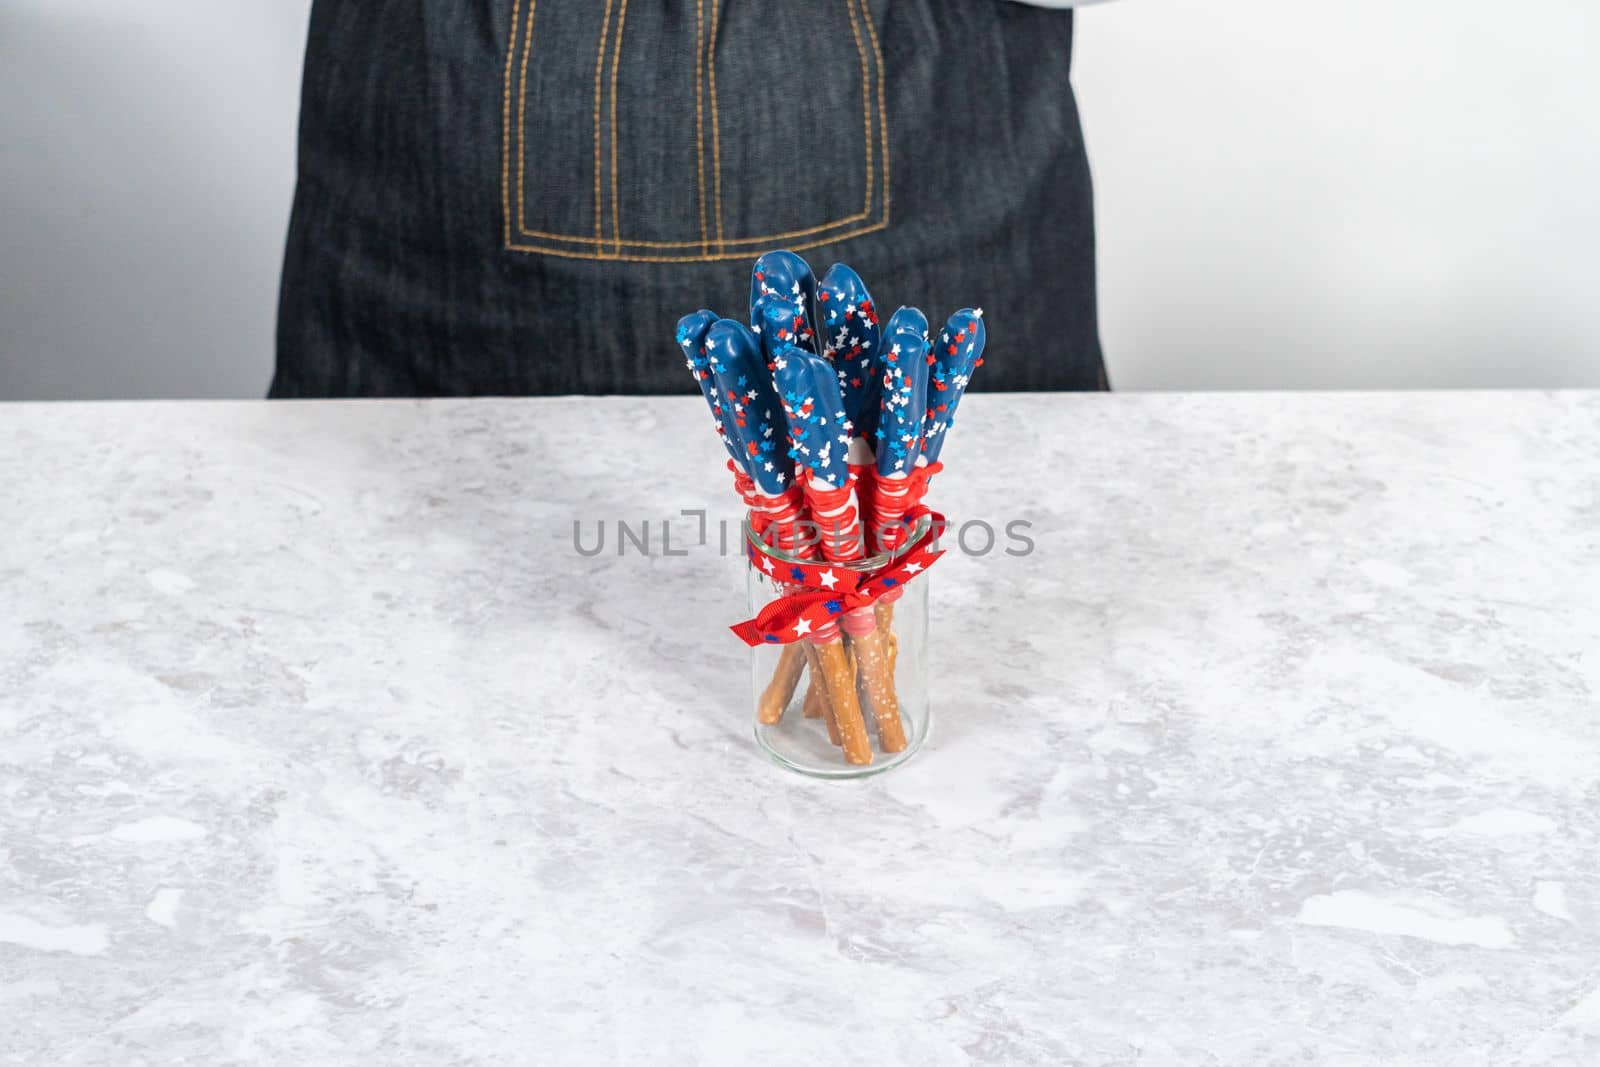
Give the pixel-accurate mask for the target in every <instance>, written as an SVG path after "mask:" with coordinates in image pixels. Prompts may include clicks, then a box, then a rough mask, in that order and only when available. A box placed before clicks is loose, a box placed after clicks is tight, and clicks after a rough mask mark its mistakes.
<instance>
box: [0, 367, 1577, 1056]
mask: <svg viewBox="0 0 1600 1067" xmlns="http://www.w3.org/2000/svg"><path fill="white" fill-rule="evenodd" d="M1008 411H1009V412H1015V413H1017V414H1020V415H1022V416H1023V417H1024V419H1023V421H1022V422H1021V424H1020V426H1018V427H1013V428H1010V430H1009V432H1010V433H1011V434H1012V435H1013V436H1012V437H1011V438H1010V439H1009V440H1008V439H1007V438H1006V436H1005V433H1006V432H1008V427H1007V425H1006V422H1005V421H1004V419H1003V418H1002V416H1003V415H1005V414H1006V413H1007V412H1008ZM963 412H964V414H963V419H962V424H961V426H960V428H959V429H958V430H957V431H956V433H957V437H956V438H954V439H953V440H952V443H951V445H950V448H949V449H948V450H947V452H946V455H945V458H946V460H947V462H948V463H949V466H950V471H949V473H948V474H946V475H945V476H943V477H942V478H941V479H940V480H939V481H938V482H937V483H936V484H935V492H934V495H933V498H932V499H933V502H935V503H937V504H938V505H940V506H941V508H942V510H945V511H946V512H948V513H949V514H950V515H951V516H952V518H956V519H958V520H966V519H982V520H985V521H987V522H990V523H992V524H994V525H996V526H1002V525H1003V524H1004V523H1005V522H1007V521H1009V520H1011V519H1014V518H1022V519H1027V520H1029V521H1031V522H1033V523H1034V529H1033V536H1034V538H1035V541H1036V549H1035V551H1034V552H1033V554H1032V555H1030V556H1027V557H1025V558H1013V557H1008V556H1004V555H999V554H998V553H996V554H993V555H990V556H988V557H986V558H972V557H964V556H961V555H958V554H955V553H952V554H951V555H950V556H949V557H948V558H947V559H945V560H944V561H941V563H940V564H939V566H938V567H937V568H935V570H934V571H933V572H932V574H931V575H930V580H931V581H932V582H933V583H934V585H933V586H932V587H931V589H932V594H933V616H934V627H935V632H936V634H937V635H938V637H939V640H940V641H941V642H942V643H943V646H944V648H945V649H946V655H945V661H944V664H943V666H942V668H941V669H940V672H939V675H940V676H939V680H938V684H937V687H936V688H937V692H938V708H937V721H936V722H935V725H934V734H933V738H932V740H931V741H930V742H929V743H928V746H927V747H926V749H925V750H924V751H923V752H922V753H921V754H919V755H918V756H917V758H916V759H915V760H913V761H912V762H911V763H910V764H909V765H908V766H906V767H904V768H901V769H899V770H897V771H895V772H893V773H891V774H888V775H885V776H883V777H880V778H874V779H871V780H868V781H865V782H856V783H824V782H816V781H811V780H807V779H802V778H800V777H797V776H794V775H791V774H788V773H785V772H783V771H781V770H779V769H777V768H776V767H774V766H772V765H770V764H768V763H767V762H765V761H764V760H763V759H762V757H761V756H760V755H759V754H758V751H757V749H756V747H755V745H754V742H753V741H752V739H751V737H750V724H749V721H748V720H749V713H748V711H747V710H746V707H745V701H746V699H747V694H746V687H747V674H746V669H745V650H744V648H743V646H742V645H740V644H739V643H738V642H737V641H736V640H735V639H734V638H733V637H732V636H731V635H730V634H729V633H728V632H727V631H726V630H725V629H724V626H725V624H727V623H729V622H732V621H735V620H736V619H738V618H740V617H741V615H742V611H743V608H744V594H743V579H742V577H741V574H740V570H739V567H740V564H739V562H738V561H737V560H736V559H734V558H723V557H721V556H720V555H719V554H718V553H717V551H715V547H714V545H713V547H711V548H702V547H691V549H690V551H689V554H688V555H686V556H682V557H671V558H664V557H662V556H661V555H660V553H659V551H657V552H656V554H655V555H654V556H653V557H652V558H641V557H640V556H639V555H637V554H634V553H630V554H629V555H628V556H626V557H624V558H618V557H617V555H616V554H615V552H614V548H612V547H611V546H609V545H608V551H607V552H606V554H604V555H601V556H598V557H594V558H585V557H583V556H580V555H578V554H577V553H576V552H575V551H574V549H573V547H572V524H573V521H574V520H575V519H582V520H585V521H586V522H589V523H591V524H592V523H593V522H594V521H596V520H603V521H606V522H608V523H614V522H615V521H616V520H618V519H626V520H630V521H633V522H634V523H635V524H637V521H638V520H641V519H647V518H648V519H650V520H652V523H651V525H652V529H653V531H654V536H655V537H656V538H657V539H659V527H660V522H661V520H662V519H664V518H667V517H670V516H674V515H677V513H678V511H679V509H681V508H694V507H703V506H710V507H711V508H712V509H713V516H714V517H728V518H730V519H731V518H732V517H733V515H734V498H733V495H732V493H731V491H730V490H729V489H728V488H727V478H726V475H725V473H724V472H722V471H721V470H720V468H719V458H718V445H717V443H716V441H715V440H714V438H713V437H712V436H711V434H710V432H709V428H708V424H707V417H706V414H705V412H704V410H703V405H701V403H700V401H699V400H697V399H692V398H685V399H674V400H638V399H618V400H607V401H586V400H572V399H562V400H524V401H452V402H426V403H411V402H381V403H380V402H364V403H302V404H290V403H284V404H271V405H269V404H267V403H264V402H263V403H177V404H153V403H152V404H91V405H60V406H45V405H40V406H31V405H9V406H0V834H3V837H0V1063H6V1064H25V1065H28V1067H44V1065H47V1064H73V1065H84V1064H106V1065H112V1064H115V1065H119V1067H121V1065H133V1064H161V1065H166V1064H179V1063H185V1064H206V1065H214V1064H224V1063H227V1064H235V1063H238V1064H256V1063H261V1064H269V1063H270V1064H294V1065H296V1067H305V1065H313V1064H362V1065H374V1064H382V1065H384V1067H400V1065H411V1064H424V1065H434V1064H441V1065H442V1064H523V1063H526V1064H535V1063H537V1064H583V1065H588V1064H601V1063H626V1064H637V1063H662V1064H689V1063H718V1064H739V1065H745V1064H763V1065H769V1067H770V1065H779V1064H817V1063H852V1064H853V1063H872V1064H887V1063H914V1064H918V1065H923V1064H956V1063H969V1062H979V1063H997V1064H1051V1065H1056V1064H1134V1063H1138V1064H1217V1065H1226V1067H1234V1065H1252V1067H1253V1065H1261V1064H1288V1063H1295V1064H1301V1063H1316V1064H1340V1065H1355V1064H1450V1065H1452V1067H1454V1065H1465V1064H1495V1065H1501V1064H1513V1063H1515V1064H1594V1063H1596V1062H1600V785H1597V781H1600V699H1597V695H1596V694H1597V693H1600V394H1584V393H1561V394H1537V393H1456V394H1404V395H1399V394H1391V395H1360V394H1337V395H1316V394H1305V395H1291V396H1285V395H1245V396H1240V395H1235V396H1227V395H1214V396H1071V397H1062V396H1035V397H1031V398H1014V397H1013V398H1005V397H996V396H974V397H972V398H971V399H969V400H968V401H967V404H966V406H965V407H964V408H963ZM641 442H643V443H644V447H642V448H641V447H640V443H641ZM597 443H598V445H599V446H598V447H596V444H597ZM1008 448H1010V449H1013V450H1014V452H1013V453H1012V454H1011V459H1010V461H1009V463H1008V465H1002V464H1001V462H1000V460H1001V458H1002V457H1003V456H1006V455H1007V452H1006V450H1007V449H1008ZM633 452H638V453H639V454H638V455H637V456H635V455H632V454H631V453H633ZM679 521H680V523H684V524H687V525H684V526H680V527H679V528H677V529H676V530H675V540H677V542H678V544H680V545H681V544H683V542H684V540H687V538H683V537H682V535H683V534H684V533H685V531H686V530H688V529H689V528H691V527H692V521H691V520H686V519H680V520H679ZM714 540H715V535H714V533H713V541H714ZM975 540H976V539H975ZM657 548H658V549H659V543H658V542H657Z"/></svg>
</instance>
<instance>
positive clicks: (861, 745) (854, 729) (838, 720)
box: [752, 487, 872, 764]
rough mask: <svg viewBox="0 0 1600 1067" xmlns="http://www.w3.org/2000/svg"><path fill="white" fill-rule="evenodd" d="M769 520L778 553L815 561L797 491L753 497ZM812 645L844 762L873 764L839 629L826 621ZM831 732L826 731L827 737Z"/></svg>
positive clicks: (810, 636)
mask: <svg viewBox="0 0 1600 1067" xmlns="http://www.w3.org/2000/svg"><path fill="white" fill-rule="evenodd" d="M752 499H753V500H754V502H755V504H756V506H757V508H758V509H760V511H761V512H762V513H763V514H764V516H765V517H766V519H767V520H768V527H767V528H768V530H769V531H770V532H771V533H773V534H774V536H775V539H776V540H777V542H778V543H777V545H776V546H775V547H776V548H777V549H778V550H779V551H781V552H785V553H787V554H788V555H792V556H795V557H797V558H800V559H816V558H817V555H818V552H817V546H816V545H815V544H814V543H811V542H802V541H800V522H801V520H802V518H803V516H804V511H803V503H802V499H803V498H802V497H801V494H800V492H799V490H797V489H795V488H794V487H791V488H790V489H789V491H788V492H786V493H784V494H782V495H779V496H772V497H764V496H762V495H760V494H756V495H755V496H754V497H753V498H752ZM803 636H805V637H806V638H807V640H808V641H809V642H810V643H811V646H812V652H813V654H814V655H815V657H816V659H815V662H814V663H813V674H812V677H813V678H814V679H820V681H821V682H822V686H823V694H822V695H823V697H824V698H825V700H826V704H825V708H824V716H825V717H826V715H827V712H828V711H829V710H831V711H832V722H833V723H834V725H835V726H836V727H837V729H838V734H839V740H838V744H839V745H840V747H842V748H843V749H844V758H845V760H846V762H849V763H854V764H868V763H871V762H872V748H871V746H870V745H869V744H868V743H867V727H866V722H865V720H864V719H863V718H862V715H861V705H860V702H859V701H858V699H857V697H856V686H855V671H854V668H853V665H852V664H851V663H850V662H849V660H848V659H847V657H846V654H845V647H844V640H843V638H842V637H841V635H840V632H839V626H838V624H837V623H835V622H831V621H830V622H827V623H825V624H823V626H822V627H821V628H819V629H818V630H816V631H815V632H813V633H810V634H807V635H803ZM832 733H833V731H831V730H830V731H829V735H830V737H831V736H832Z"/></svg>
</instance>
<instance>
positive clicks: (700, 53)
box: [694, 0, 716, 255]
mask: <svg viewBox="0 0 1600 1067" xmlns="http://www.w3.org/2000/svg"><path fill="white" fill-rule="evenodd" d="M712 2H713V3H715V2H716V0H712ZM705 35H706V23H705V0H694V173H695V180H696V181H697V182H698V183H699V186H700V254H701V255H705V254H707V253H708V252H710V251H711V246H710V244H708V243H707V239H706V238H707V231H706V132H705V125H704V123H703V121H702V118H701V112H702V110H703V107H702V105H703V104H704V100H702V99H701V98H702V97H703V96H705V91H706V87H705V44H704V42H705Z"/></svg>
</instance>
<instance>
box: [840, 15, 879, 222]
mask: <svg viewBox="0 0 1600 1067" xmlns="http://www.w3.org/2000/svg"><path fill="white" fill-rule="evenodd" d="M844 7H845V10H846V11H848V12H850V36H852V37H854V38H855V39H856V54H857V55H859V56H860V57H861V127H862V141H863V142H864V143H865V144H866V146H867V199H866V203H864V204H862V205H861V214H862V215H863V216H865V215H867V214H869V213H870V212H871V211H872V112H870V111H868V110H867V108H868V104H867V98H868V97H870V96H871V95H872V90H871V89H870V88H869V87H868V86H869V84H870V83H869V82H868V81H867V73H868V72H867V50H866V49H865V48H862V47H861V27H860V26H859V25H857V24H856V5H855V2H854V0H845V4H844Z"/></svg>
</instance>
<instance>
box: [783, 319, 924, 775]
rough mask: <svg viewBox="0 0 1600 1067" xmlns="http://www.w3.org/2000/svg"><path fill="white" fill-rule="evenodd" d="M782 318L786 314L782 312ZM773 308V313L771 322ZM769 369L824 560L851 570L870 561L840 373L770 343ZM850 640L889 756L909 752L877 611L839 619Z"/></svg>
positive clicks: (802, 353) (855, 612)
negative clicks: (849, 459) (849, 456)
mask: <svg viewBox="0 0 1600 1067" xmlns="http://www.w3.org/2000/svg"><path fill="white" fill-rule="evenodd" d="M780 313H781V312H780ZM772 314H773V309H770V308H769V309H768V315H769V323H770V321H771V316H772ZM768 352H769V357H768V362H769V364H770V365H771V367H772V368H773V378H774V381H775V382H776V383H777V386H778V393H779V397H780V399H781V400H782V402H783V411H784V416H785V417H786V419H787V420H788V424H789V455H790V456H791V458H793V460H794V462H795V477H796V479H797V480H798V481H799V482H800V484H801V485H802V486H803V487H804V489H805V494H806V503H807V504H808V505H809V507H810V510H811V521H812V522H813V523H814V524H816V526H817V528H818V530H819V539H818V540H819V544H820V546H821V548H822V555H823V558H824V559H827V560H828V561H830V562H835V563H850V562H854V561H856V560H860V559H862V558H864V557H865V555H866V549H865V545H864V543H863V536H862V530H861V523H860V521H859V520H858V519H857V517H856V509H855V505H854V503H853V502H852V501H851V496H850V488H851V487H850V474H849V470H848V466H847V464H846V463H845V452H846V449H847V448H848V446H849V442H850V433H849V427H848V420H846V418H845V414H844V405H843V402H842V400H841V399H840V396H839V388H838V384H837V380H836V379H835V377H834V373H833V368H832V367H831V366H829V365H828V363H827V361H826V360H824V359H823V358H822V357H821V356H816V355H812V354H811V353H809V352H806V351H805V350H803V349H801V348H799V347H798V346H796V345H792V344H786V343H783V342H777V343H776V344H774V343H772V342H771V341H770V339H768ZM839 625H840V626H841V627H842V628H843V629H844V632H845V633H846V634H848V635H849V636H850V641H851V648H852V650H853V652H854V654H855V657H856V669H857V671H858V672H859V677H860V679H861V683H862V684H861V689H862V690H864V691H865V692H866V693H867V695H868V698H869V701H868V703H869V706H870V708H871V710H872V714H873V719H874V721H875V722H876V724H877V731H878V743H879V745H880V747H882V749H883V750H884V751H885V752H899V751H901V750H903V749H904V748H905V747H906V734H905V727H904V726H903V724H902V723H901V721H900V701H899V697H898V696H897V695H896V693H895V689H894V675H893V673H892V670H891V669H890V665H889V657H888V650H887V644H886V640H887V634H880V633H879V632H878V628H877V619H876V617H875V616H874V614H873V609H872V608H871V607H862V608H856V609H855V610H853V611H850V612H847V613H845V614H844V616H843V617H842V618H841V619H840V620H839Z"/></svg>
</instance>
